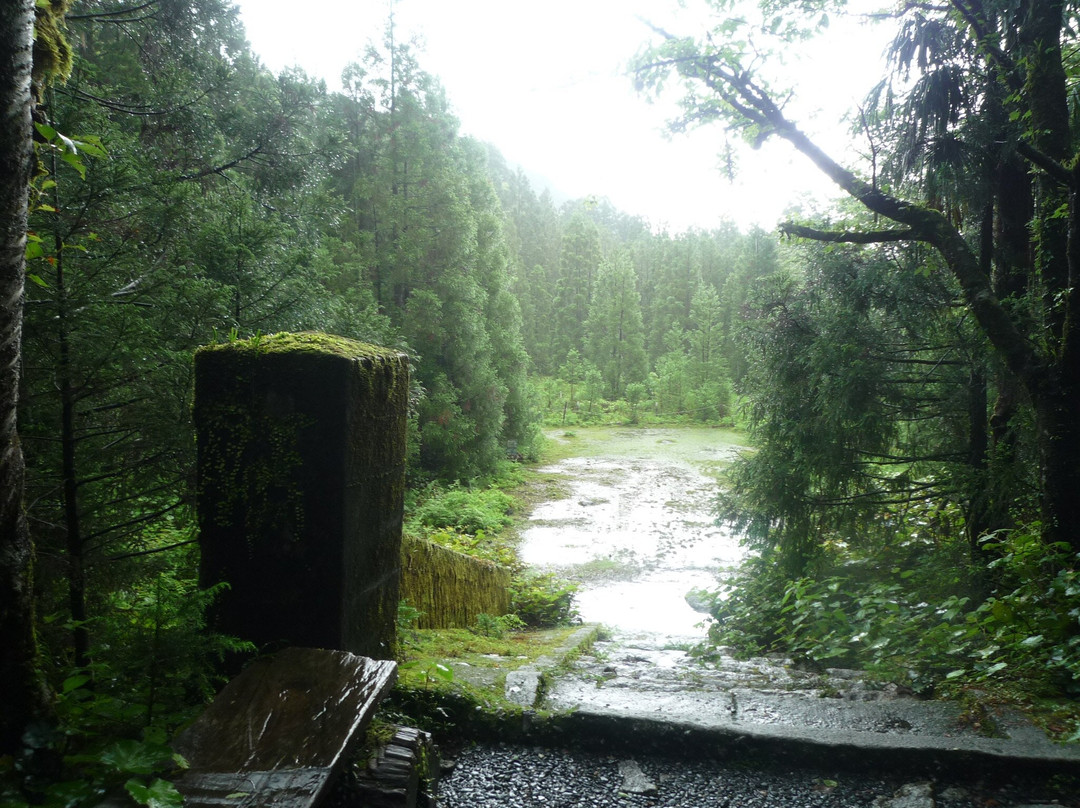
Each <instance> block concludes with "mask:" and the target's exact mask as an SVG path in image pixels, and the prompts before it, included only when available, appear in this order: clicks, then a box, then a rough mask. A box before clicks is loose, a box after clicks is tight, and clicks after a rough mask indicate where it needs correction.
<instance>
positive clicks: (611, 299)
mask: <svg viewBox="0 0 1080 808" xmlns="http://www.w3.org/2000/svg"><path fill="white" fill-rule="evenodd" d="M585 334H586V345H587V348H588V354H587V355H588V357H589V359H590V360H591V361H592V363H593V364H595V365H596V367H597V368H599V369H600V372H601V374H602V375H603V378H604V384H605V387H606V389H607V394H608V397H609V398H613V399H615V398H621V397H622V396H623V395H624V394H625V392H626V385H628V384H631V383H639V382H643V381H644V380H645V377H646V374H647V373H648V360H647V357H646V355H645V329H644V326H643V325H642V320H641V300H640V297H639V295H638V290H637V277H636V275H635V274H634V266H633V264H632V263H631V262H630V258H629V256H628V255H627V254H626V253H624V252H619V253H616V255H615V256H614V257H613V258H612V259H611V260H608V261H604V262H603V263H601V264H600V269H599V271H598V273H597V276H596V285H595V288H594V291H593V294H592V302H591V304H590V306H589V317H588V319H587V320H586V322H585Z"/></svg>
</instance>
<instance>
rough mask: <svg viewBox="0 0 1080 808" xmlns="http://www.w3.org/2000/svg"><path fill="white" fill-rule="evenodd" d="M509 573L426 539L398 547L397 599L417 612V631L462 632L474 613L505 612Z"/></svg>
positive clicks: (504, 569) (472, 622)
mask: <svg viewBox="0 0 1080 808" xmlns="http://www.w3.org/2000/svg"><path fill="white" fill-rule="evenodd" d="M509 587H510V570H508V569H507V568H506V567H500V566H499V565H497V564H494V563H492V562H491V561H485V560H483V559H479V558H472V557H471V556H467V555H464V554H462V553H457V552H455V551H453V550H450V549H447V548H446V547H440V546H439V545H437V544H433V543H432V542H429V541H423V540H420V539H409V538H406V539H405V540H404V541H403V542H402V547H401V597H402V598H404V599H405V600H407V601H408V602H409V605H410V606H412V607H413V608H415V609H419V610H420V611H421V612H422V613H423V614H422V616H421V617H420V619H419V621H418V623H417V627H418V628H468V627H469V626H471V625H473V624H474V623H475V622H476V616H477V615H478V614H490V615H496V616H497V615H503V614H506V613H507V612H509V611H510V590H509Z"/></svg>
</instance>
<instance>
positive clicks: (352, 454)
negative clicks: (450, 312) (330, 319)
mask: <svg viewBox="0 0 1080 808" xmlns="http://www.w3.org/2000/svg"><path fill="white" fill-rule="evenodd" d="M408 396H409V375H408V358H407V357H406V356H405V355H404V354H401V353H397V352H396V351H389V350H386V349H383V348H378V347H375V346H372V345H364V344H362V343H358V342H354V341H352V340H347V339H343V338H339V337H331V336H328V335H326V334H313V333H304V334H274V335H272V336H266V337H258V338H253V339H250V340H244V341H239V342H230V343H227V344H223V345H212V346H209V347H205V348H202V349H200V350H199V351H198V352H197V353H196V354H195V406H194V420H195V430H196V442H197V448H198V517H199V530H200V545H201V548H202V567H201V572H200V578H201V582H202V584H203V586H212V585H214V584H217V583H219V582H221V581H226V582H228V584H229V589H228V591H226V592H224V593H223V594H222V595H221V597H220V599H219V600H218V602H217V604H216V606H215V607H214V610H213V613H212V615H211V619H212V624H213V628H215V629H216V630H218V631H222V632H224V633H227V634H231V635H234V636H237V637H239V638H241V639H244V640H251V641H252V642H254V643H255V644H256V645H258V646H259V647H260V648H262V649H268V650H269V649H274V648H278V647H283V646H288V645H297V646H307V647H316V648H329V649H338V650H343V651H351V652H353V653H356V654H362V655H364V656H369V657H373V658H382V659H386V658H388V657H389V655H390V654H391V653H392V652H393V646H394V626H395V617H396V610H397V602H398V575H399V567H400V548H401V519H402V507H403V495H404V485H405V425H406V412H407V407H408Z"/></svg>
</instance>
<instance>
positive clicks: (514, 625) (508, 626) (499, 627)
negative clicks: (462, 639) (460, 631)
mask: <svg viewBox="0 0 1080 808" xmlns="http://www.w3.org/2000/svg"><path fill="white" fill-rule="evenodd" d="M524 628H526V626H525V623H524V621H523V620H522V619H521V618H520V617H518V616H517V615H516V614H502V615H498V616H495V615H491V614H483V613H481V614H478V615H476V622H475V623H474V624H473V625H472V627H471V628H470V629H469V631H471V632H472V633H473V634H479V635H480V636H481V637H491V638H492V639H495V640H501V639H502V638H503V637H505V636H506V635H507V634H509V633H511V632H513V631H521V630H522V629H524Z"/></svg>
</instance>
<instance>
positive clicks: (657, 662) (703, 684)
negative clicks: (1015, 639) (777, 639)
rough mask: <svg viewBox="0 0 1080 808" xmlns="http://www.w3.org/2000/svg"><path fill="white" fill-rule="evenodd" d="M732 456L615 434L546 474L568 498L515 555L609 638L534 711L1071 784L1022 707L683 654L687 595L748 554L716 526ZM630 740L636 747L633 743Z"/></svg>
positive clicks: (572, 722) (550, 682) (774, 750)
mask: <svg viewBox="0 0 1080 808" xmlns="http://www.w3.org/2000/svg"><path fill="white" fill-rule="evenodd" d="M737 449H738V447H737V446H735V445H733V444H732V443H731V442H730V434H725V433H722V432H719V431H710V430H624V431H623V434H621V435H619V436H618V437H617V438H616V439H615V440H612V441H610V442H609V443H608V444H606V445H601V446H599V447H598V446H596V445H589V446H585V447H583V452H584V456H582V457H576V458H571V459H569V460H564V461H562V462H561V463H559V464H557V465H555V466H552V467H550V468H549V469H547V472H548V473H549V474H552V475H554V476H556V477H558V478H559V479H561V480H562V482H563V483H564V486H565V488H566V489H567V490H568V491H569V494H568V496H566V497H564V498H562V499H558V500H555V501H552V502H548V503H545V504H542V505H540V506H539V507H538V508H536V510H535V511H534V513H533V515H532V526H531V527H530V529H529V530H527V531H526V532H525V534H524V536H523V542H522V546H521V555H522V559H523V560H524V561H525V562H526V563H528V564H530V565H532V566H534V567H537V568H539V569H545V570H554V571H556V572H558V573H560V574H563V575H566V576H567V577H571V578H574V579H576V580H579V581H580V582H581V583H582V590H581V592H580V595H579V608H580V611H581V613H582V617H583V618H584V619H585V620H587V621H594V622H598V623H602V624H604V626H605V627H606V628H607V629H608V631H609V637H608V638H607V639H605V640H604V641H599V642H596V643H595V644H594V645H593V647H592V650H591V651H590V652H589V653H587V654H585V655H583V656H580V657H579V658H578V659H576V661H574V662H573V663H572V664H570V665H569V666H564V667H563V668H556V669H553V670H555V671H557V673H549V675H548V676H547V682H546V685H547V687H546V691H544V693H543V701H542V703H540V704H538V705H537V706H542V707H544V708H547V709H551V710H554V711H561V712H564V713H565V714H566V715H567V716H568V719H567V727H568V729H569V730H570V731H572V732H579V733H593V734H596V735H597V736H604V737H606V738H607V739H608V740H609V741H610V742H617V741H618V740H619V739H620V736H621V738H622V739H623V740H627V741H628V742H631V743H634V742H638V741H640V739H643V738H644V737H646V736H648V735H651V736H652V737H653V738H660V739H667V741H665V743H666V742H672V743H674V742H679V741H680V739H689V738H692V739H694V743H699V744H706V745H711V746H712V747H715V748H729V749H730V748H733V747H741V748H744V749H749V748H754V749H758V750H760V751H763V752H766V753H770V754H779V755H788V756H794V757H797V758H800V759H803V760H812V761H818V760H829V759H831V758H840V757H844V758H846V759H848V760H849V762H850V763H852V764H853V765H856V766H857V765H859V764H860V762H867V763H869V762H870V760H871V759H872V758H873V759H874V760H875V761H876V762H877V764H879V765H886V766H888V765H898V758H899V757H903V758H905V760H906V761H908V762H909V763H911V764H912V767H913V768H919V767H922V766H924V765H926V766H942V765H946V766H948V765H956V766H963V765H976V766H990V767H993V766H994V765H995V761H1002V760H1006V759H1008V760H1009V761H1010V762H1011V764H1010V765H1020V764H1024V765H1027V766H1029V767H1034V768H1039V767H1047V770H1048V771H1049V770H1053V771H1055V772H1060V771H1065V772H1072V773H1074V774H1076V775H1078V776H1080V744H1072V745H1068V746H1065V745H1059V744H1054V743H1052V742H1050V741H1049V740H1048V738H1047V737H1046V735H1045V734H1044V733H1043V732H1042V730H1041V729H1039V728H1038V727H1036V726H1034V725H1033V724H1031V723H1030V722H1029V721H1027V720H1026V719H1025V718H1024V717H1023V716H1021V715H1020V714H1019V713H1017V712H1015V711H1010V710H1005V709H1002V710H994V709H992V708H989V707H988V708H987V709H986V710H985V711H984V710H980V711H979V712H978V714H977V715H973V714H965V713H964V712H963V711H962V709H961V708H960V706H959V705H957V704H955V703H951V702H938V701H927V700H923V699H919V698H916V697H915V696H913V695H912V694H910V693H907V692H905V691H903V690H902V689H899V688H897V687H896V686H892V685H885V684H880V683H872V682H870V681H868V680H866V679H864V677H863V676H862V675H861V674H860V672H858V671H846V670H830V671H825V672H810V671H805V670H800V669H798V668H797V667H796V666H795V665H794V664H792V662H791V660H785V659H781V658H761V659H751V660H738V659H736V658H735V657H734V655H733V654H731V653H725V652H724V649H719V653H714V654H712V655H710V660H709V661H708V662H705V661H703V660H701V659H699V658H696V657H694V656H691V655H690V654H688V653H687V650H686V649H688V648H691V647H693V646H695V645H697V644H698V643H700V642H701V641H702V640H703V639H704V638H705V635H706V630H707V629H706V625H705V623H704V622H703V621H705V620H707V619H709V618H706V617H705V616H703V615H701V614H699V613H697V612H695V611H693V609H691V608H690V607H689V605H688V604H687V603H686V599H685V595H686V593H687V592H688V591H689V590H691V589H695V588H713V589H715V588H716V587H717V585H718V583H719V582H720V581H722V579H723V575H724V572H725V570H726V569H728V568H730V567H731V566H733V565H734V564H737V563H738V561H739V560H740V558H741V557H742V552H743V551H742V549H741V547H740V546H739V542H738V537H736V536H734V535H732V534H731V533H730V532H727V531H725V530H723V529H721V528H718V527H717V526H716V525H715V524H714V523H713V515H712V507H713V500H714V492H715V483H714V481H713V479H712V477H711V476H710V474H709V472H710V471H714V470H715V469H716V468H717V465H718V464H722V463H723V462H724V461H725V460H730V458H732V457H733V456H734V453H735V452H736V451H737ZM634 739H638V740H637V741H635V740H634Z"/></svg>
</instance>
